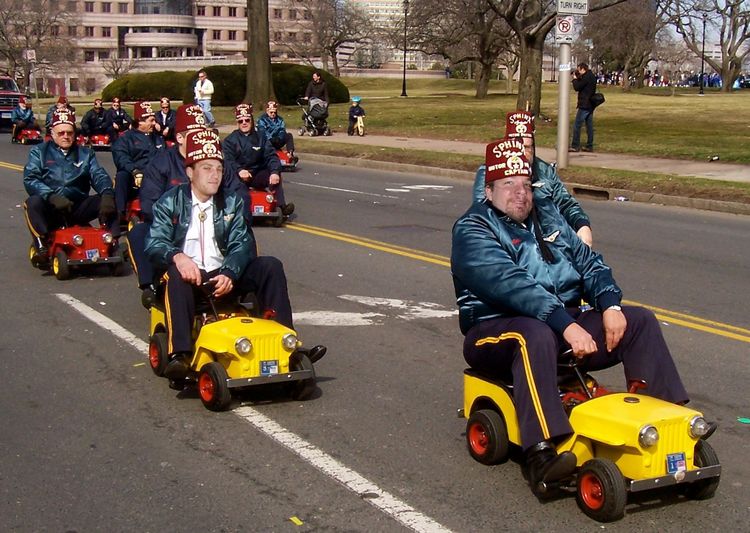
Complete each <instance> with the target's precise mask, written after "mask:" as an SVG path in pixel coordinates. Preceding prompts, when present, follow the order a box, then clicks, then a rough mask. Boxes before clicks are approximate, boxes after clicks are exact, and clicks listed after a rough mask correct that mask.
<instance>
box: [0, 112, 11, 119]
mask: <svg viewBox="0 0 750 533" xmlns="http://www.w3.org/2000/svg"><path fill="white" fill-rule="evenodd" d="M2 118H10V113H2Z"/></svg>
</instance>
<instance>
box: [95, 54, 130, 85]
mask: <svg viewBox="0 0 750 533" xmlns="http://www.w3.org/2000/svg"><path fill="white" fill-rule="evenodd" d="M137 66H138V61H136V60H135V59H130V58H127V57H119V56H117V57H115V56H112V57H110V58H109V59H107V60H105V61H103V62H102V68H103V69H104V72H105V73H106V74H107V76H109V77H110V78H112V79H113V80H117V79H119V78H122V77H123V76H125V75H126V74H127V73H129V72H131V71H133V70H134V69H135V68H136V67H137Z"/></svg>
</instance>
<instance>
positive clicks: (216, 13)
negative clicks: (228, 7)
mask: <svg viewBox="0 0 750 533" xmlns="http://www.w3.org/2000/svg"><path fill="white" fill-rule="evenodd" d="M213 13H214V17H220V16H221V6H214V11H213Z"/></svg>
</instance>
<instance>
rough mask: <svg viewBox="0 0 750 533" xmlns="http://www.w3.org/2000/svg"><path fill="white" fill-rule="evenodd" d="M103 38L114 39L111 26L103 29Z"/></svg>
mask: <svg viewBox="0 0 750 533" xmlns="http://www.w3.org/2000/svg"><path fill="white" fill-rule="evenodd" d="M102 37H112V28H110V27H109V26H105V27H104V28H102Z"/></svg>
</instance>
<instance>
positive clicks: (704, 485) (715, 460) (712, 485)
mask: <svg viewBox="0 0 750 533" xmlns="http://www.w3.org/2000/svg"><path fill="white" fill-rule="evenodd" d="M718 464H720V463H719V457H718V456H717V455H716V452H715V451H714V449H713V448H712V447H711V445H710V444H709V443H707V442H706V441H705V440H699V441H698V443H697V444H696V445H695V466H697V467H705V466H715V465H718ZM720 479H721V478H720V477H719V476H716V477H710V478H707V479H701V480H699V481H694V482H692V483H690V484H689V485H685V496H687V497H688V498H690V499H691V500H707V499H709V498H712V497H713V495H714V494H715V493H716V489H717V488H718V487H719V480H720Z"/></svg>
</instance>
